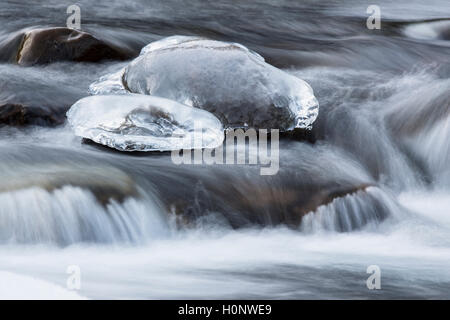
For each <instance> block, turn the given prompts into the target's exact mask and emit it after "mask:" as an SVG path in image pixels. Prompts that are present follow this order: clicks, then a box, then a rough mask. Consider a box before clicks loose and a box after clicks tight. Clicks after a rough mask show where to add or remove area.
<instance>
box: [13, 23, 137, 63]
mask: <svg viewBox="0 0 450 320" xmlns="http://www.w3.org/2000/svg"><path fill="white" fill-rule="evenodd" d="M16 42H17V41H16ZM131 56H132V54H131V53H130V52H127V50H124V49H120V48H116V47H114V46H112V45H110V44H108V43H106V42H104V41H102V40H100V39H97V38H96V37H94V36H93V35H91V34H89V33H86V32H83V31H78V30H74V29H69V28H44V29H34V30H29V31H26V32H24V34H23V36H22V41H21V43H20V46H19V48H18V50H17V54H16V57H15V60H16V62H17V63H18V64H19V65H24V66H28V65H35V64H46V63H52V62H57V61H77V62H97V61H100V60H126V59H129V58H131Z"/></svg>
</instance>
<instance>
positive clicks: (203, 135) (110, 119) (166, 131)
mask: <svg viewBox="0 0 450 320" xmlns="http://www.w3.org/2000/svg"><path fill="white" fill-rule="evenodd" d="M67 118H68V121H69V123H70V125H71V126H72V127H73V129H74V131H75V134H76V135H78V136H80V137H83V138H87V139H90V140H92V141H94V142H97V143H100V144H103V145H106V146H108V147H111V148H114V149H117V150H120V151H170V150H179V149H192V148H216V147H218V146H220V145H221V144H222V141H223V139H224V133H223V128H222V125H221V123H220V121H219V120H218V119H217V118H216V117H214V116H213V115H212V114H210V113H209V112H207V111H204V110H200V109H197V108H192V107H189V106H185V105H182V104H180V103H178V102H176V101H171V100H168V99H164V98H158V97H149V96H144V95H126V96H125V95H122V96H118V95H116V96H92V97H86V98H83V99H81V100H79V101H78V102H76V103H75V104H74V105H73V106H72V107H71V108H70V110H69V111H68V112H67Z"/></svg>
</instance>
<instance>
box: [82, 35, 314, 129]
mask: <svg viewBox="0 0 450 320" xmlns="http://www.w3.org/2000/svg"><path fill="white" fill-rule="evenodd" d="M119 74H120V73H119ZM118 86H119V87H120V86H123V87H124V89H126V90H127V91H129V92H133V93H143V94H148V95H155V96H160V97H164V98H168V99H172V100H176V101H178V102H180V103H183V104H186V105H190V106H193V107H197V108H201V109H205V110H208V111H210V112H212V113H213V114H214V115H216V116H217V117H218V118H219V119H220V120H221V121H222V123H223V124H224V126H225V127H226V128H238V127H246V126H247V125H248V126H250V127H254V128H257V129H258V128H261V129H280V130H282V131H286V130H291V129H293V128H295V127H297V128H310V127H311V125H312V123H313V122H314V121H315V119H316V118H317V115H318V112H319V105H318V102H317V100H316V98H315V97H314V94H313V90H312V89H311V87H310V86H309V85H308V84H307V83H306V82H305V81H303V80H301V79H299V78H297V77H295V76H292V75H290V74H288V73H286V72H284V71H282V70H280V69H277V68H275V67H273V66H272V65H270V64H268V63H266V62H265V61H264V59H263V58H262V57H261V56H260V55H258V54H257V53H255V52H253V51H250V50H249V49H247V48H246V47H244V46H242V45H240V44H237V43H228V42H221V41H214V40H208V39H203V38H198V37H186V36H173V37H169V38H165V39H162V40H160V41H156V42H152V43H150V44H149V45H147V46H146V47H144V48H143V49H142V51H141V54H140V56H139V57H137V58H136V59H135V60H133V61H132V62H131V63H130V64H129V65H128V66H127V67H125V68H124V69H123V71H122V76H118V74H115V75H111V76H109V77H108V76H106V77H104V78H103V79H100V80H99V81H97V82H96V83H94V84H93V85H91V88H90V90H91V93H94V94H99V93H103V94H105V93H111V91H112V90H111V89H112V88H115V89H116V90H117V87H118Z"/></svg>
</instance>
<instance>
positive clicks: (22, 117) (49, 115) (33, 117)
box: [0, 103, 66, 126]
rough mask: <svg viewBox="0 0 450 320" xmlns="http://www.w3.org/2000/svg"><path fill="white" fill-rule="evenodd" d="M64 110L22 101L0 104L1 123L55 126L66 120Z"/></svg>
mask: <svg viewBox="0 0 450 320" xmlns="http://www.w3.org/2000/svg"><path fill="white" fill-rule="evenodd" d="M65 118H66V117H65V113H64V111H63V110H59V111H58V110H50V109H48V108H43V107H37V106H29V105H25V104H20V103H17V104H16V103H5V104H2V105H1V104H0V124H4V125H9V126H25V125H41V126H53V125H58V124H62V123H64V121H65Z"/></svg>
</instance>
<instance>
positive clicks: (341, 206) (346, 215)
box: [300, 187, 398, 233]
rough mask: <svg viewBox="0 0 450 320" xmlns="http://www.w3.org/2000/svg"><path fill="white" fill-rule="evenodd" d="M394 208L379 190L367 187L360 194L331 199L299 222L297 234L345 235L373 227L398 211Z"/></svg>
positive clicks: (394, 204)
mask: <svg viewBox="0 0 450 320" xmlns="http://www.w3.org/2000/svg"><path fill="white" fill-rule="evenodd" d="M397 207H398V205H397V204H396V203H395V201H394V200H393V199H391V198H390V197H389V196H388V195H387V194H386V193H384V192H383V191H382V190H381V189H379V188H376V187H369V188H367V189H366V190H364V191H358V192H356V193H353V194H348V195H346V196H344V197H341V198H336V199H334V200H333V201H332V202H331V203H329V204H327V205H323V206H320V207H318V208H317V210H315V211H313V212H310V213H308V214H307V215H305V216H304V217H303V219H302V223H301V226H300V229H301V231H303V232H305V233H315V232H322V231H335V232H349V231H353V230H357V229H361V228H363V227H368V226H370V225H372V226H376V225H378V224H379V223H381V222H382V221H383V220H384V219H386V218H387V217H392V216H394V215H395V213H396V212H398V208H397Z"/></svg>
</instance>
